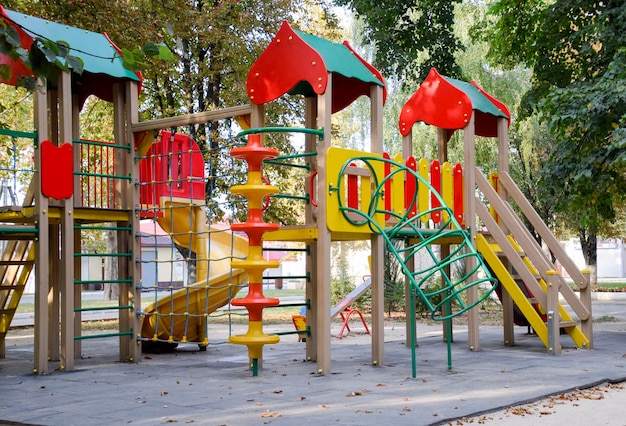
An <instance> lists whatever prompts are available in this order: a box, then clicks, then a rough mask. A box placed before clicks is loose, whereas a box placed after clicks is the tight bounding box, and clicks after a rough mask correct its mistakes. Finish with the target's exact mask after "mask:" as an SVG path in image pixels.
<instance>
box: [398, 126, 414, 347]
mask: <svg viewBox="0 0 626 426" xmlns="http://www.w3.org/2000/svg"><path fill="white" fill-rule="evenodd" d="M411 155H413V133H412V132H410V133H409V134H408V135H406V136H403V137H402V157H403V158H404V159H405V161H406V159H407V158H409V156H411ZM416 195H417V194H416ZM407 256H408V253H407ZM405 264H406V267H407V268H408V269H409V271H411V272H413V271H415V258H414V257H413V256H411V257H410V258H409V257H405ZM411 291H412V290H411V280H410V279H409V277H406V276H405V277H404V313H405V315H404V317H405V320H404V322H405V330H406V332H405V335H406V339H405V340H406V341H405V345H406V346H408V347H411V344H412V342H411V330H413V325H412V324H411V315H409V312H411V309H415V306H411V297H410V294H411V293H410V292H411ZM414 326H415V327H417V324H414Z"/></svg>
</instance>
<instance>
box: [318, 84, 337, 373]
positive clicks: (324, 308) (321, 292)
mask: <svg viewBox="0 0 626 426" xmlns="http://www.w3.org/2000/svg"><path fill="white" fill-rule="evenodd" d="M332 85H333V74H332V73H329V74H328V84H327V86H326V92H325V93H323V94H321V95H318V102H317V127H318V128H320V127H321V128H323V129H324V138H323V139H322V140H320V141H318V144H317V172H318V174H317V185H318V188H319V190H318V194H320V196H319V197H318V198H317V229H318V231H317V232H318V234H317V247H316V252H317V259H316V263H317V282H315V283H313V285H315V286H318V294H317V301H316V304H315V306H313V309H315V310H316V311H317V312H316V316H317V318H316V322H315V327H317V333H318V335H317V341H316V345H317V372H318V373H319V374H330V373H331V347H330V324H331V323H330V308H331V306H330V267H331V258H330V250H331V238H330V231H329V230H328V226H327V225H326V217H327V215H328V212H327V211H326V209H327V207H326V205H327V203H326V195H325V194H326V192H325V191H324V189H323V188H326V187H327V181H326V167H327V165H326V151H327V150H328V148H329V147H330V146H331V132H330V129H331V111H332V93H333V91H332ZM321 194H324V196H321Z"/></svg>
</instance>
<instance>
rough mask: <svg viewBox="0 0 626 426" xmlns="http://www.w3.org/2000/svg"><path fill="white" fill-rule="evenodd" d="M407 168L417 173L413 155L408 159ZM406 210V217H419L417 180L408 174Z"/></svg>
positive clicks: (405, 189)
mask: <svg viewBox="0 0 626 426" xmlns="http://www.w3.org/2000/svg"><path fill="white" fill-rule="evenodd" d="M406 166H407V167H408V168H409V169H411V170H413V171H414V172H416V171H417V161H416V160H415V157H413V156H412V155H411V156H410V157H409V158H407V159H406ZM404 208H405V209H406V210H407V213H406V216H407V217H409V218H411V217H415V216H416V215H417V178H416V177H415V175H413V174H412V173H406V180H405V182H404Z"/></svg>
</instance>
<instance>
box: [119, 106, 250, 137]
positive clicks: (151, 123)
mask: <svg viewBox="0 0 626 426" xmlns="http://www.w3.org/2000/svg"><path fill="white" fill-rule="evenodd" d="M251 113H252V106H251V105H239V106H234V107H230V108H224V109H220V110H217V111H204V112H197V113H195V114H186V115H179V116H176V117H168V118H160V119H156V120H148V121H141V122H134V123H132V125H131V131H132V132H133V133H137V132H147V131H150V130H160V129H168V128H171V127H183V126H189V125H192V124H204V123H208V122H210V121H219V120H224V119H227V118H235V117H239V116H242V115H249V114H251ZM252 127H255V124H254V123H252Z"/></svg>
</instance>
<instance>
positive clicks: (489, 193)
mask: <svg viewBox="0 0 626 426" xmlns="http://www.w3.org/2000/svg"><path fill="white" fill-rule="evenodd" d="M476 184H477V185H478V187H479V188H480V190H481V191H482V193H483V195H484V196H485V197H486V198H487V200H488V201H489V202H490V203H491V205H492V207H494V208H495V211H496V212H497V213H498V216H499V217H500V220H501V221H502V222H504V224H505V225H506V227H507V228H508V229H509V231H510V232H511V233H512V234H513V237H514V238H515V240H516V241H517V243H518V244H519V245H520V246H521V247H522V249H523V250H524V252H525V253H526V256H527V257H528V258H529V259H530V261H531V262H532V263H533V264H534V265H535V267H536V268H537V270H538V271H539V273H540V274H541V276H542V278H543V279H544V280H545V281H547V280H548V278H549V277H547V276H546V274H547V273H548V271H550V270H553V269H555V268H554V264H553V263H552V262H551V261H550V260H549V259H548V258H547V257H546V255H545V253H543V251H542V250H541V247H539V245H538V243H537V241H535V240H534V239H533V238H532V237H531V236H530V234H529V232H528V230H527V229H526V227H525V226H524V225H523V224H522V223H521V221H520V219H519V217H518V216H517V215H516V214H515V212H513V210H512V209H511V208H510V206H509V205H508V204H507V203H506V202H505V201H504V200H503V199H502V198H500V196H499V195H498V194H497V193H496V191H495V189H493V188H492V187H491V185H490V184H489V182H488V181H487V179H486V178H485V177H484V176H483V174H482V173H479V171H478V170H477V173H476ZM477 203H478V202H477ZM478 210H479V209H478V206H477V211H478ZM481 219H482V220H483V221H484V222H485V223H487V222H488V220H489V219H490V218H485V217H481ZM494 222H495V221H494ZM491 225H492V226H488V229H489V230H490V231H491V232H492V234H494V233H495V232H496V231H498V229H497V228H496V225H494V224H491ZM553 238H554V237H553ZM499 244H500V247H501V248H503V249H504V246H503V243H502V242H499ZM507 257H510V256H508V255H507ZM509 260H511V259H509ZM515 269H516V270H517V273H518V274H520V275H523V274H524V273H525V272H526V271H527V270H528V269H527V268H526V267H525V266H523V265H522V266H517V265H516V266H515ZM559 278H561V279H562V277H560V275H559ZM524 282H525V283H526V285H527V286H529V287H530V288H531V291H533V289H532V287H535V285H538V283H537V282H536V280H534V279H531V278H530V277H526V278H525V279H524ZM563 284H564V285H563V286H561V290H560V292H561V294H562V295H563V297H564V298H565V299H566V300H567V302H568V303H569V305H570V307H571V308H572V309H573V310H574V312H576V315H578V317H579V318H581V319H583V320H586V319H588V318H589V317H590V312H589V307H587V306H585V305H584V304H583V303H582V302H581V300H580V299H579V298H578V297H577V296H576V294H574V291H573V290H572V289H571V288H570V287H569V286H568V285H567V284H566V283H565V282H563ZM541 291H542V292H543V291H545V290H544V289H541ZM533 294H535V297H538V296H539V295H538V294H536V291H533ZM542 297H543V296H542ZM542 304H543V303H542ZM544 306H545V305H544Z"/></svg>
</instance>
